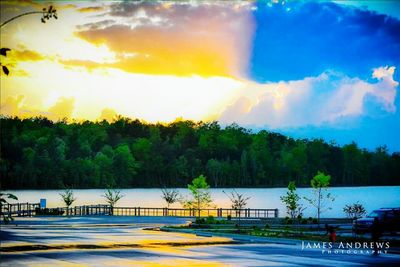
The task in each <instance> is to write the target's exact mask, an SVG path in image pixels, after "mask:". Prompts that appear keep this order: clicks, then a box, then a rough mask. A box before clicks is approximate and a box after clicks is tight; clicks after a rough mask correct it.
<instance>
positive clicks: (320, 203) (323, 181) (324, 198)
mask: <svg viewBox="0 0 400 267" xmlns="http://www.w3.org/2000/svg"><path fill="white" fill-rule="evenodd" d="M330 181H331V176H330V175H326V174H324V173H323V172H320V171H318V173H317V175H315V176H314V178H313V179H311V187H312V189H313V194H314V198H307V197H304V199H305V200H307V201H308V202H309V203H310V204H311V205H312V206H314V207H315V208H316V209H317V222H318V230H319V228H320V217H321V213H322V212H324V211H326V210H330V209H332V208H331V207H327V205H328V203H329V202H332V201H334V200H335V198H334V197H333V196H332V195H331V193H328V192H327V191H328V187H329V183H330Z"/></svg>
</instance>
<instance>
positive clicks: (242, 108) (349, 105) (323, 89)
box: [220, 67, 399, 128]
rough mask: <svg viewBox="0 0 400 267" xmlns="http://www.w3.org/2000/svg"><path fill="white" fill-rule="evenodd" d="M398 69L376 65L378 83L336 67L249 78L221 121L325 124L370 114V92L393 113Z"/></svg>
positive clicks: (386, 109) (294, 124) (248, 123)
mask: <svg viewBox="0 0 400 267" xmlns="http://www.w3.org/2000/svg"><path fill="white" fill-rule="evenodd" d="M394 71H395V67H380V68H376V69H374V70H373V73H372V77H373V78H375V79H376V80H377V81H376V82H374V83H372V82H367V81H364V80H361V79H359V78H350V77H348V76H346V75H344V74H341V73H337V72H332V71H326V72H324V73H322V74H321V75H319V76H317V77H307V78H305V79H303V80H298V81H289V82H279V83H265V84H257V83H253V82H248V83H247V84H246V85H245V86H244V88H243V89H242V90H241V91H240V93H239V94H238V96H237V97H236V101H235V102H234V103H232V104H231V105H230V106H228V107H227V108H226V109H225V110H224V111H223V113H222V114H221V116H220V121H221V122H222V123H232V122H237V123H240V124H242V125H254V126H265V125H267V126H269V127H272V128H280V127H298V126H304V125H321V124H322V123H325V122H333V121H335V120H337V119H340V118H342V117H350V116H361V115H368V114H366V113H367V111H366V109H365V98H366V97H367V96H368V97H371V98H372V99H373V100H374V101H375V102H376V103H377V104H378V105H379V106H380V107H381V109H382V112H384V113H393V112H395V111H396V106H395V103H394V101H395V98H396V87H397V86H398V84H399V83H398V82H397V81H395V80H394V79H393V75H394Z"/></svg>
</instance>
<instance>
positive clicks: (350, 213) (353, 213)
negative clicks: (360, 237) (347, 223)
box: [343, 202, 367, 219]
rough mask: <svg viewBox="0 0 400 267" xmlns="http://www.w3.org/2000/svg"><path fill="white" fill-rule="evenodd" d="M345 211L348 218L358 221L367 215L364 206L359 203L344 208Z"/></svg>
mask: <svg viewBox="0 0 400 267" xmlns="http://www.w3.org/2000/svg"><path fill="white" fill-rule="evenodd" d="M343 211H344V213H346V216H347V218H349V219H358V218H361V217H363V216H364V215H365V214H367V212H366V211H365V208H364V206H363V205H362V204H360V203H358V202H357V203H354V204H353V205H346V206H345V207H344V208H343Z"/></svg>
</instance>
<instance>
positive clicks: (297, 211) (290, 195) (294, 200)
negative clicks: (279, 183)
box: [281, 181, 305, 221]
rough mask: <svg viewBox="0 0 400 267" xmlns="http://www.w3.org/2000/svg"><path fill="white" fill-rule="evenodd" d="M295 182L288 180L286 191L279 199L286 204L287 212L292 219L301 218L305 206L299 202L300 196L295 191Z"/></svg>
mask: <svg viewBox="0 0 400 267" xmlns="http://www.w3.org/2000/svg"><path fill="white" fill-rule="evenodd" d="M296 190H297V189H296V184H295V182H293V181H292V182H289V184H288V191H287V192H286V195H285V196H281V201H282V202H283V204H285V206H286V211H287V214H288V215H289V216H290V218H291V219H292V221H294V220H295V219H301V217H302V216H303V211H304V210H305V208H303V206H302V205H301V204H300V203H299V200H300V197H299V195H298V194H297V192H296Z"/></svg>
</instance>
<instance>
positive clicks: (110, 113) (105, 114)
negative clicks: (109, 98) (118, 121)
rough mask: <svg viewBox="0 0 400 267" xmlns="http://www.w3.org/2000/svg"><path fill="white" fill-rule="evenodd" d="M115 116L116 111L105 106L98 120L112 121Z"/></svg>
mask: <svg viewBox="0 0 400 267" xmlns="http://www.w3.org/2000/svg"><path fill="white" fill-rule="evenodd" d="M116 117H117V112H115V110H113V109H111V108H105V109H103V110H102V111H101V115H100V118H99V120H101V121H102V120H106V121H108V122H112V121H113V120H114V119H115V118H116Z"/></svg>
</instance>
